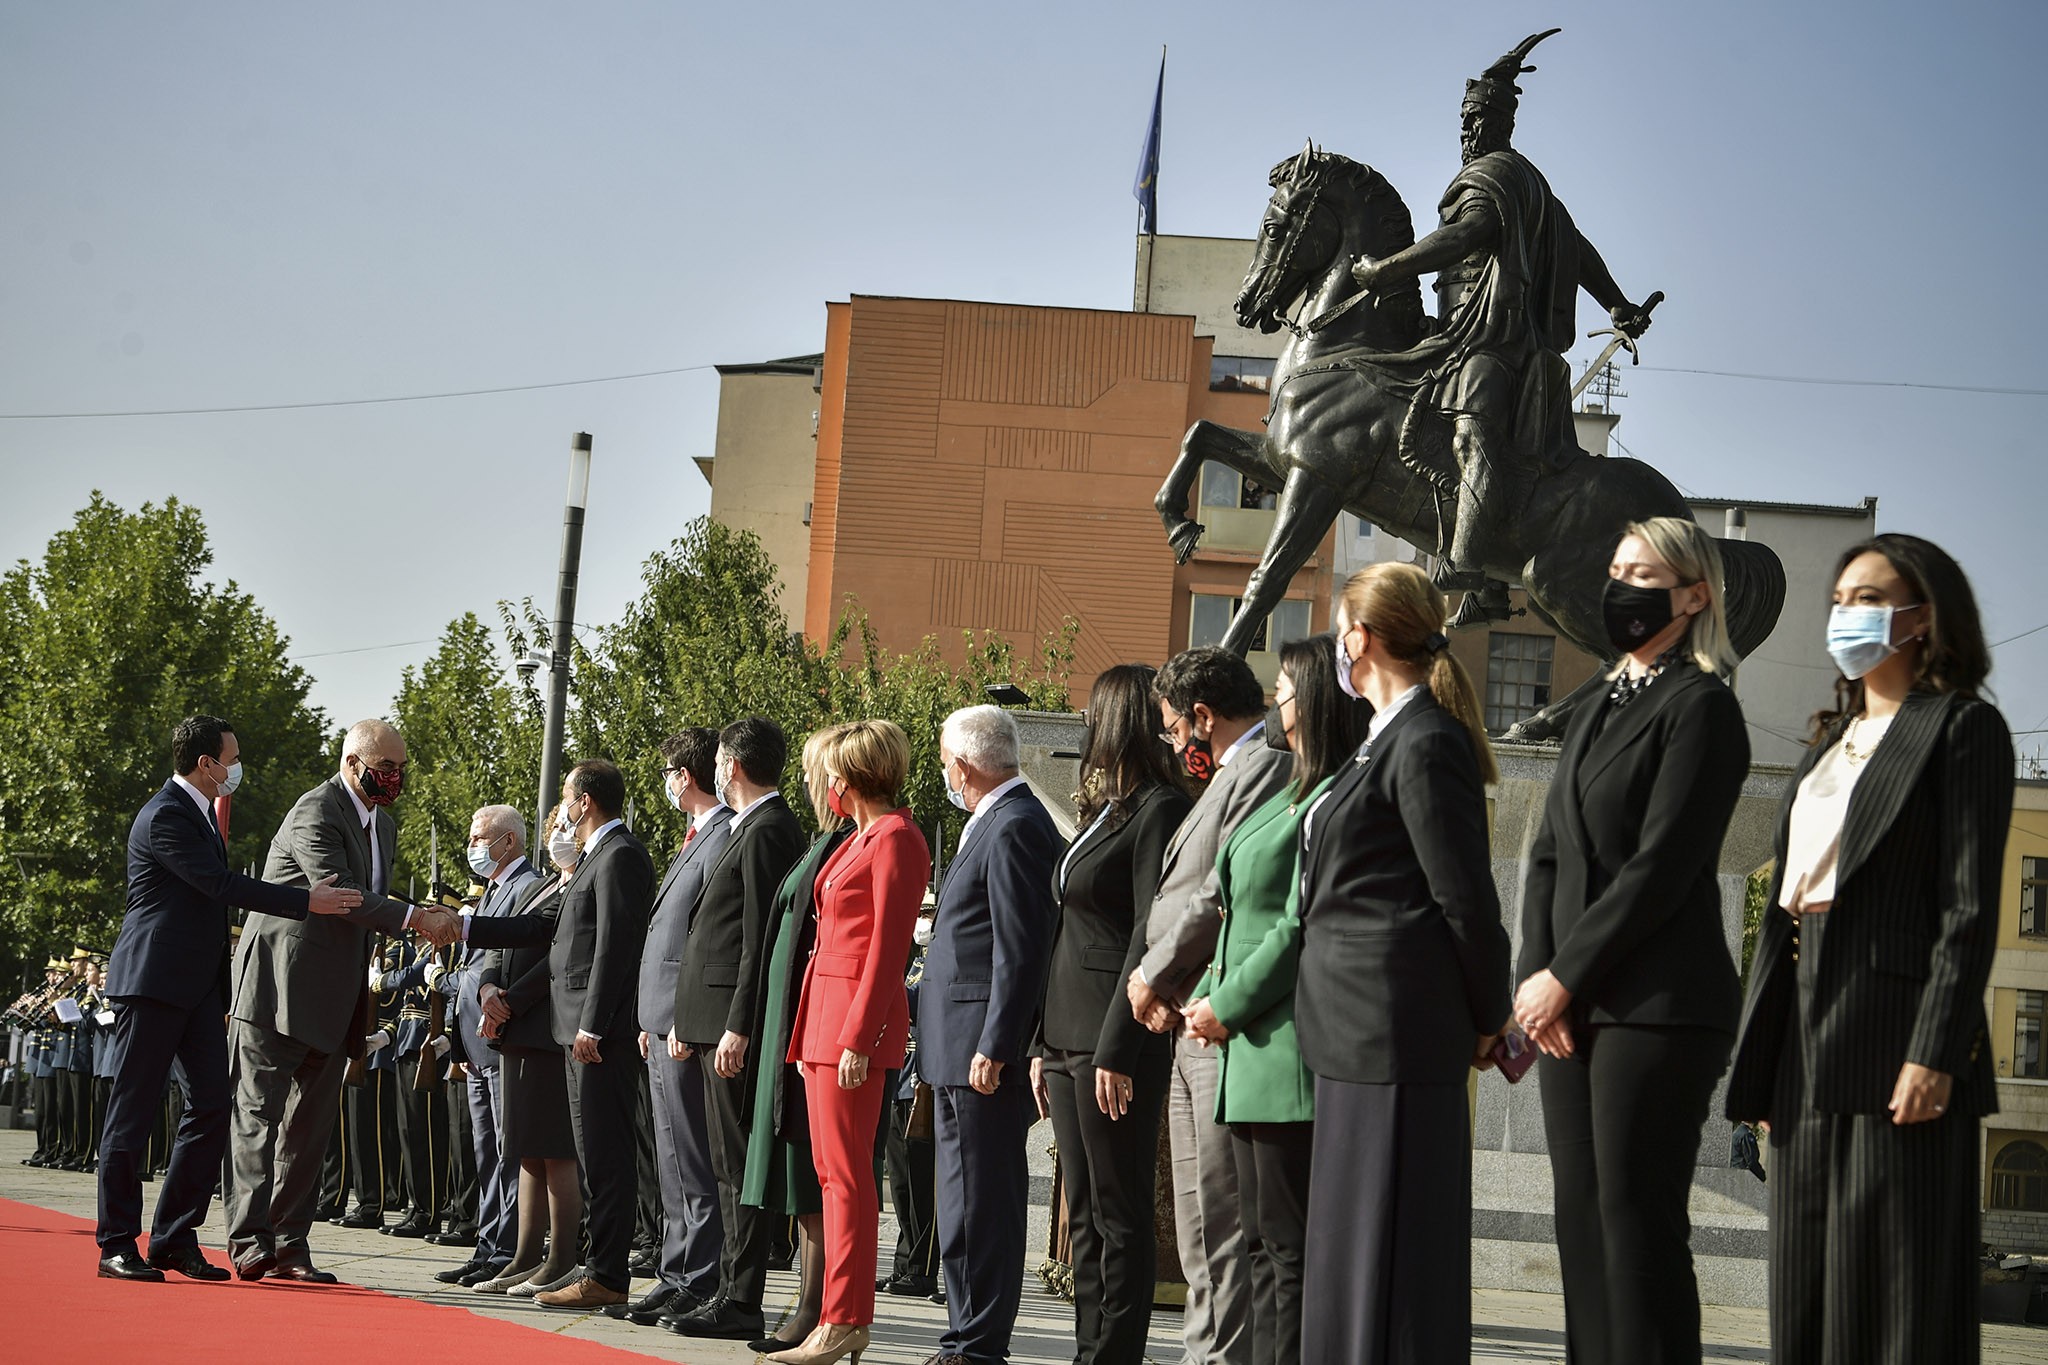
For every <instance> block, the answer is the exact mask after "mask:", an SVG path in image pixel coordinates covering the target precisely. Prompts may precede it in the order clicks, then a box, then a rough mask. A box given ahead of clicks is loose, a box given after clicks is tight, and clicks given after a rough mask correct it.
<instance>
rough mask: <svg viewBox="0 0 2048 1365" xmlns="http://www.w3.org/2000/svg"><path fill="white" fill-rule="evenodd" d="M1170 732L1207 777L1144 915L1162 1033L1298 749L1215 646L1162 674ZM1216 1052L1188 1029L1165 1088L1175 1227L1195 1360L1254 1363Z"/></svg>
mask: <svg viewBox="0 0 2048 1365" xmlns="http://www.w3.org/2000/svg"><path fill="white" fill-rule="evenodd" d="M1152 691H1153V695H1154V696H1155V697H1156V698H1157V699H1158V702H1159V721H1160V730H1161V734H1160V737H1161V738H1162V739H1164V740H1165V741H1166V742H1167V743H1169V744H1171V745H1172V746H1173V748H1174V751H1175V752H1176V753H1177V754H1178V755H1179V756H1180V763H1181V767H1182V769H1183V770H1184V771H1186V773H1187V774H1188V776H1190V777H1192V778H1194V779H1196V780H1197V781H1200V782H1202V783H1204V784H1205V785H1204V787H1203V789H1202V794H1201V796H1200V798H1199V799H1197V800H1196V802H1195V806H1194V809H1193V810H1191V811H1189V812H1188V815H1187V818H1186V819H1185V820H1183V821H1181V824H1180V828H1179V829H1178V830H1176V831H1175V832H1174V836H1173V839H1172V841H1171V842H1169V843H1168V844H1167V846H1166V858H1165V862H1164V863H1163V865H1162V866H1161V868H1160V874H1159V889H1158V891H1157V892H1155V893H1154V894H1153V897H1152V909H1151V913H1150V915H1149V916H1148V917H1147V919H1146V922H1145V947H1146V951H1145V956H1144V958H1143V959H1142V960H1141V961H1140V962H1139V964H1138V967H1137V970H1135V971H1134V972H1132V973H1131V976H1130V980H1129V981H1128V982H1127V983H1126V991H1127V993H1128V995H1129V997H1130V1002H1131V1012H1132V1014H1134V1015H1135V1016H1137V1018H1138V1021H1139V1022H1140V1023H1143V1024H1144V1025H1145V1026H1146V1027H1147V1028H1150V1029H1151V1030H1152V1031H1153V1032H1155V1033H1164V1032H1166V1031H1167V1030H1169V1029H1173V1028H1176V1027H1177V1026H1178V1024H1179V1023H1180V1007H1181V1006H1182V1005H1183V1004H1185V1003H1186V1002H1187V996H1188V992H1189V991H1190V990H1191V989H1192V988H1193V987H1194V985H1195V982H1196V980H1197V979H1198V978H1199V977H1200V976H1201V974H1202V972H1203V970H1204V969H1205V968H1207V967H1208V965H1209V961H1210V959H1211V958H1212V957H1214V956H1215V952H1216V938H1217V931H1218V928H1219V926H1220V925H1221V924H1222V922H1223V921H1222V917H1221V915H1220V913H1219V911H1220V909H1221V906H1222V896H1221V892H1220V889H1219V884H1218V880H1217V871H1216V851H1217V850H1218V849H1219V848H1221V847H1222V846H1223V844H1224V842H1225V841H1226V840H1228V839H1229V838H1230V835H1231V833H1232V832H1233V831H1234V830H1236V828H1237V827H1238V825H1239V824H1241V823H1242V822H1243V821H1244V818H1245V817H1246V816H1247V815H1249V814H1251V813H1252V812H1253V811H1255V810H1257V809H1258V808H1259V807H1260V806H1262V805H1264V804H1265V803H1266V802H1267V801H1268V800H1270V799H1271V798H1272V797H1273V796H1274V795H1275V794H1276V793H1277V792H1278V791H1279V790H1280V788H1281V787H1282V786H1284V785H1285V784H1286V782H1287V779H1288V775H1289V774H1290V773H1291V771H1292V764H1293V761H1292V759H1291V758H1290V757H1289V756H1288V754H1287V752H1286V750H1284V749H1275V748H1271V747H1269V746H1268V745H1267V744H1266V742H1265V734H1264V730H1265V725H1266V690H1265V688H1264V687H1263V686H1261V685H1260V683H1259V680H1258V677H1257V676H1256V675H1255V674H1253V672H1252V670H1251V665H1249V664H1247V663H1246V662H1245V661H1244V660H1243V659H1240V658H1239V657H1238V656H1237V655H1235V654H1232V653H1230V652H1229V651H1227V650H1222V649H1217V648H1214V647H1212V646H1202V647H1199V648H1196V649H1189V650H1183V651H1182V652H1181V653H1179V654H1176V655H1174V656H1173V657H1172V658H1171V659H1168V660H1167V661H1166V665H1165V667H1163V668H1161V669H1160V670H1159V672H1158V674H1157V675H1156V676H1155V677H1154V678H1153V680H1152ZM1216 1086H1217V1053H1216V1049H1214V1048H1212V1047H1205V1046H1201V1045H1199V1044H1192V1043H1189V1042H1188V1041H1186V1040H1184V1039H1179V1038H1176V1039H1175V1041H1174V1051H1173V1073H1172V1076H1171V1077H1170V1078H1169V1081H1168V1090H1167V1098H1166V1131H1167V1139H1168V1142H1169V1143H1170V1144H1171V1147H1172V1150H1173V1212H1174V1234H1175V1237H1176V1239H1177V1240H1178V1242H1179V1244H1180V1263H1181V1269H1182V1271H1183V1272H1184V1273H1185V1274H1186V1276H1187V1281H1188V1297H1187V1306H1186V1309H1185V1311H1184V1312H1183V1314H1182V1337H1183V1341H1184V1344H1185V1348H1186V1352H1187V1354H1186V1356H1185V1357H1184V1359H1185V1361H1186V1362H1187V1365H1244V1362H1246V1361H1249V1360H1250V1359H1252V1357H1253V1354H1254V1352H1253V1350H1252V1345H1253V1343H1252V1320H1251V1311H1252V1309H1251V1287H1252V1286H1251V1265H1250V1259H1249V1257H1248V1256H1247V1255H1246V1252H1245V1244H1244V1233H1243V1230H1242V1228H1241V1226H1240V1224H1239V1222H1238V1217H1237V1167H1236V1165H1235V1162H1234V1159H1233V1158H1232V1156H1231V1151H1230V1133H1229V1130H1228V1129H1226V1128H1225V1127H1224V1126H1223V1125H1222V1124H1220V1123H1218V1122H1216Z"/></svg>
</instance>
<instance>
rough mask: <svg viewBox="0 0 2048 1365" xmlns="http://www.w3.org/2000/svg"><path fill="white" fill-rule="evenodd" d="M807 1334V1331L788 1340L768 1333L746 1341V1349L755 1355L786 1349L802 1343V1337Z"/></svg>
mask: <svg viewBox="0 0 2048 1365" xmlns="http://www.w3.org/2000/svg"><path fill="white" fill-rule="evenodd" d="M809 1335H810V1333H809V1332H805V1333H804V1334H803V1336H800V1337H796V1338H793V1339H792V1340H789V1341H784V1340H783V1339H782V1338H781V1337H779V1336H776V1335H774V1334H773V1333H770V1334H769V1335H767V1336H765V1337H762V1338H760V1339H759V1340H758V1341H750V1342H748V1343H747V1349H748V1350H749V1351H752V1352H753V1353H754V1354H755V1355H767V1354H768V1353H770V1352H772V1351H787V1350H791V1349H793V1348H795V1347H798V1346H801V1345H803V1344H804V1337H808V1336H809Z"/></svg>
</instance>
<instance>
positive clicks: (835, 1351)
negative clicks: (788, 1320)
mask: <svg viewBox="0 0 2048 1365" xmlns="http://www.w3.org/2000/svg"><path fill="white" fill-rule="evenodd" d="M867 1348H868V1329H867V1325H866V1324H865V1323H863V1324H860V1325H859V1326H853V1325H849V1324H847V1323H843V1322H821V1323H819V1324H818V1325H817V1326H816V1327H814V1328H812V1329H811V1334H810V1335H809V1336H807V1337H805V1338H804V1339H803V1341H802V1342H801V1343H800V1344H798V1345H795V1346H792V1347H790V1348H789V1349H788V1350H787V1351H777V1352H776V1353H775V1354H774V1355H772V1356H769V1357H768V1359H770V1360H772V1361H774V1362H775V1365H832V1362H833V1361H835V1360H837V1359H839V1358H840V1357H841V1356H847V1357H850V1361H851V1365H860V1353H861V1352H862V1351H865V1350H866V1349H867Z"/></svg>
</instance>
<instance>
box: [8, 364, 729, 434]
mask: <svg viewBox="0 0 2048 1365" xmlns="http://www.w3.org/2000/svg"><path fill="white" fill-rule="evenodd" d="M714 368H716V367H715V366H713V365H710V364H704V365H677V366H674V367H673V368H670V369H666V370H641V371H639V372H638V373H636V374H606V375H599V376H597V377H596V378H594V379H557V380H553V381H551V382H549V383H546V384H504V385H500V386H499V387H497V388H491V389H453V390H450V391H449V392H447V393H404V394H393V395H390V396H388V397H384V398H329V399H324V400H321V401H318V402H309V403H242V404H238V405H234V406H227V407H212V408H137V409H134V410H131V411H125V412H0V422H58V421H71V420H75V419H82V418H93V417H202V416H207V415H210V414H213V413H224V412H296V411H299V410H301V409H304V408H361V407H369V406H371V405H373V404H377V403H430V402H434V401H436V400H438V399H442V398H485V397H489V396H490V395H492V394H499V393H533V392H535V391H537V390H540V389H573V388H576V387H577V386H578V385H582V384H618V383H623V382H624V381H626V380H628V379H660V378H662V377H663V376H665V375H672V374H691V373H694V372H695V371H698V370H709V369H714Z"/></svg>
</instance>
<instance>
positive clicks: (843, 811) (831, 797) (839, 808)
mask: <svg viewBox="0 0 2048 1365" xmlns="http://www.w3.org/2000/svg"><path fill="white" fill-rule="evenodd" d="M825 809H827V810H829V811H831V812H832V813H833V814H834V815H836V816H838V817H839V818H840V819H842V820H844V819H847V818H848V817H850V816H851V815H852V814H853V812H852V811H850V810H848V809H847V808H846V790H845V788H843V787H839V786H836V785H828V786H827V787H826V788H825Z"/></svg>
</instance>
